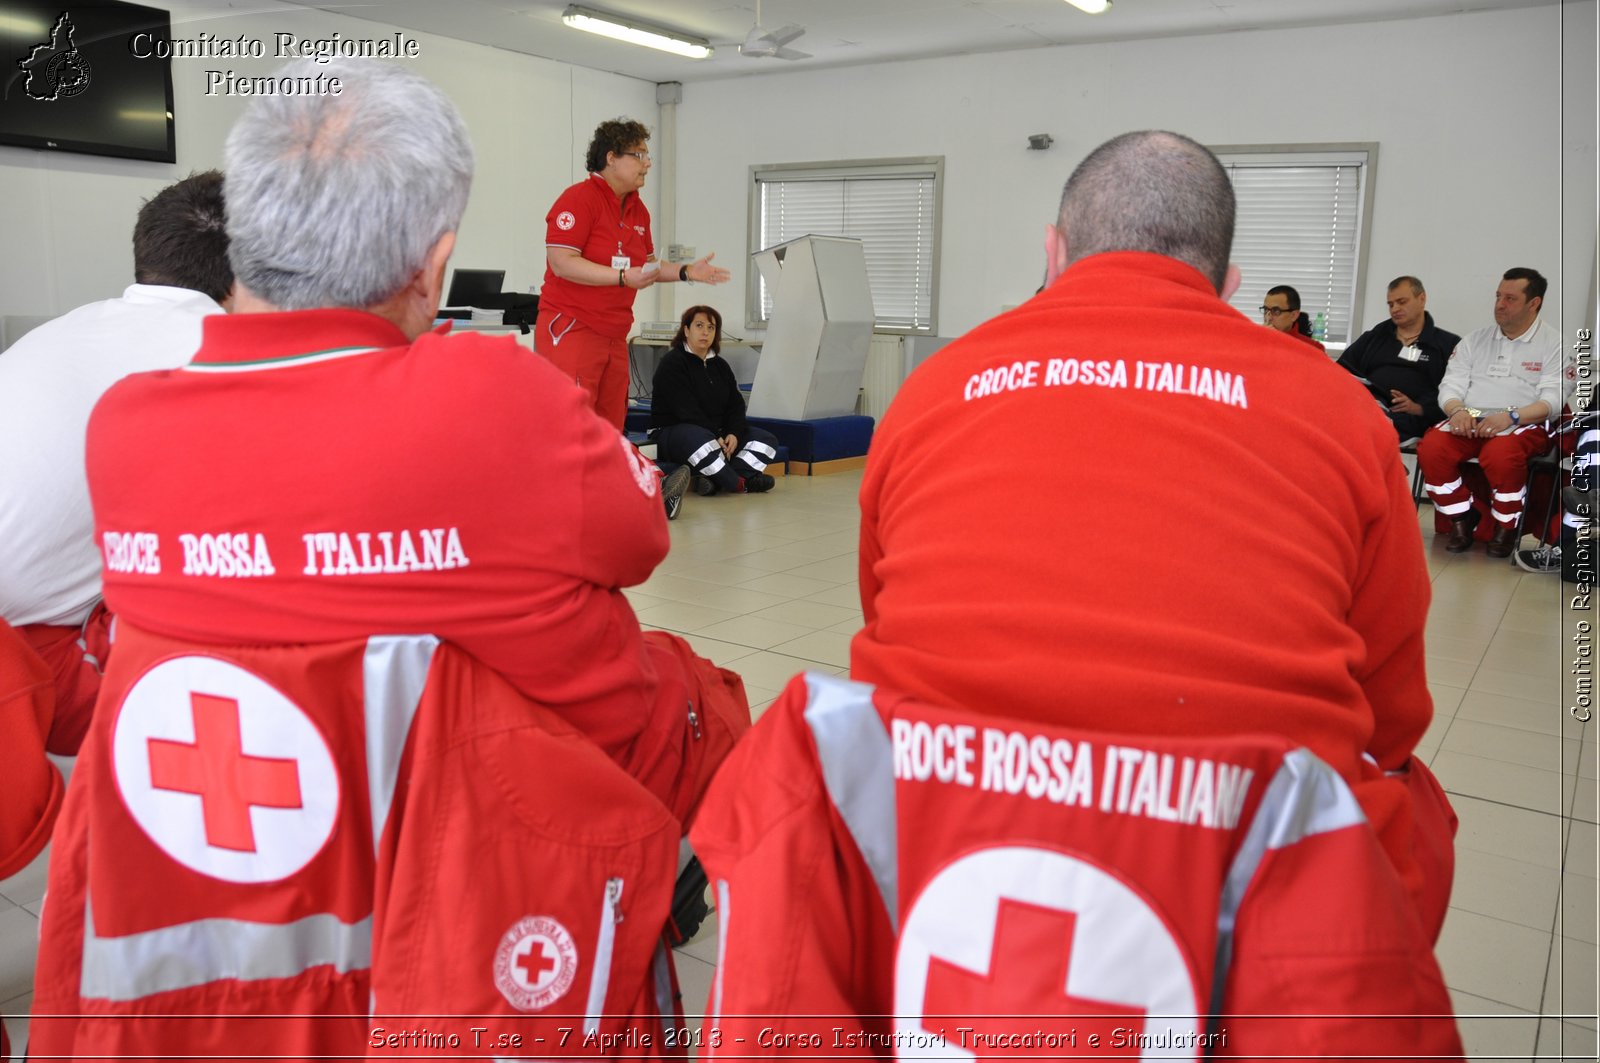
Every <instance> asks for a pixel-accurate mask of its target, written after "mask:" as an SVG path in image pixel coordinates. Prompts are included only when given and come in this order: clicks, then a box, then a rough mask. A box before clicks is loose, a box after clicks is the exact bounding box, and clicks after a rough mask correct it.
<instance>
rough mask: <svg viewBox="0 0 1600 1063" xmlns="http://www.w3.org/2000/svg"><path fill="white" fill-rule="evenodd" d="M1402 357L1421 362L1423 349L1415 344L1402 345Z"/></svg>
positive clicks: (1409, 360)
mask: <svg viewBox="0 0 1600 1063" xmlns="http://www.w3.org/2000/svg"><path fill="white" fill-rule="evenodd" d="M1400 357H1402V358H1404V359H1405V360H1406V361H1408V362H1420V361H1421V360H1422V350H1421V348H1419V347H1417V346H1416V345H1415V344H1412V345H1411V346H1409V347H1402V348H1400Z"/></svg>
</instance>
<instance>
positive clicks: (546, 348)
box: [533, 307, 628, 430]
mask: <svg viewBox="0 0 1600 1063" xmlns="http://www.w3.org/2000/svg"><path fill="white" fill-rule="evenodd" d="M533 349H534V350H536V351H538V352H539V353H540V354H542V355H544V356H545V357H546V358H548V359H550V360H551V361H552V362H554V363H555V365H556V368H557V369H559V370H561V371H562V372H563V373H565V374H567V375H568V376H570V377H571V378H572V379H573V380H575V381H576V382H577V384H578V386H579V387H581V388H582V389H583V390H584V391H587V392H588V393H589V401H590V403H592V404H593V406H594V412H595V413H598V414H599V415H600V416H601V417H602V418H604V419H605V420H606V421H608V422H610V423H611V424H613V425H616V426H617V428H618V430H620V429H621V428H622V423H623V420H624V419H625V418H626V417H627V414H628V341H627V339H626V338H621V339H617V338H613V337H611V336H602V335H600V333H598V332H596V331H594V330H593V329H591V328H590V327H589V326H587V325H585V324H583V323H582V322H581V321H579V320H578V319H577V318H575V317H573V316H572V315H571V314H565V313H561V312H559V311H556V310H546V309H545V308H543V307H540V309H539V320H538V322H537V323H536V325H535V327H534V341H533Z"/></svg>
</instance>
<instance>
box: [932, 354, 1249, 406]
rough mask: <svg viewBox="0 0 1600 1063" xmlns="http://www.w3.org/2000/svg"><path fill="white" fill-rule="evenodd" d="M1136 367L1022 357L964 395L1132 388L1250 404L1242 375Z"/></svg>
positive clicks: (1110, 361) (1172, 366)
mask: <svg viewBox="0 0 1600 1063" xmlns="http://www.w3.org/2000/svg"><path fill="white" fill-rule="evenodd" d="M1131 366H1132V372H1130V371H1129V367H1130V363H1129V362H1127V361H1125V360H1123V359H1121V358H1100V359H1094V358H1050V359H1047V360H1044V361H1040V360H1038V359H1027V360H1022V359H1019V360H1018V361H1015V362H1010V363H1008V364H1005V365H997V366H993V367H991V368H989V369H985V370H983V371H982V372H979V373H974V374H972V375H971V376H970V377H968V378H967V382H966V386H965V387H964V388H962V391H961V397H962V398H963V399H965V400H966V401H968V402H971V401H973V400H974V399H982V398H987V397H989V396H991V395H1003V394H1005V393H1006V392H1010V391H1026V390H1028V389H1030V388H1039V387H1044V388H1059V387H1097V388H1132V389H1133V390H1134V391H1164V392H1167V393H1168V394H1172V395H1189V396H1192V397H1194V398H1198V399H1210V400H1211V401H1212V402H1220V403H1223V404H1224V405H1227V406H1237V407H1238V408H1239V409H1241V410H1242V409H1248V408H1249V406H1250V400H1249V397H1248V396H1247V395H1246V393H1245V378H1244V375H1243V374H1242V373H1230V372H1227V371H1225V370H1222V369H1212V368H1211V367H1209V366H1204V365H1186V364H1184V363H1182V362H1141V361H1134V362H1132V363H1131Z"/></svg>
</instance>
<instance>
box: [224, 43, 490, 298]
mask: <svg viewBox="0 0 1600 1063" xmlns="http://www.w3.org/2000/svg"><path fill="white" fill-rule="evenodd" d="M318 74H322V75H324V76H326V77H327V78H328V79H330V80H331V79H333V78H337V79H339V83H340V86H341V91H340V93H339V94H338V95H333V94H331V93H330V94H327V95H279V96H258V97H256V98H255V99H254V100H253V101H252V102H251V103H250V106H249V107H248V108H247V109H246V111H245V113H244V115H243V117H241V118H240V119H239V121H238V122H236V123H235V124H234V127H233V130H232V132H230V133H229V134H228V141H227V146H226V148H225V149H224V153H223V158H224V172H225V173H226V175H227V182H228V195H227V213H228V239H229V249H228V254H229V258H230V259H231V260H232V262H233V271H234V273H235V275H236V276H237V277H238V280H239V282H240V283H241V284H243V285H244V286H245V287H246V288H248V289H249V290H250V291H251V292H253V293H254V294H255V295H257V296H259V297H260V298H261V299H263V300H265V301H266V302H268V303H270V304H272V305H273V306H275V307H277V308H279V309H281V310H307V309H314V308H318V307H353V308H364V307H369V306H373V305H376V304H378V303H381V302H382V301H384V300H385V299H387V298H388V297H390V296H392V295H394V294H395V293H396V292H398V291H399V290H400V289H401V288H403V287H404V286H405V284H406V283H407V282H408V281H409V280H410V278H411V277H412V275H413V274H415V273H416V271H417V270H418V269H420V268H421V267H422V266H423V265H424V262H425V260H426V258H427V253H428V250H429V249H430V248H431V247H433V245H434V244H435V243H436V242H437V241H438V239H439V237H441V236H443V235H444V234H445V233H448V232H454V231H455V230H456V229H457V228H459V227H460V225H461V216H462V214H464V213H465V212H466V209H467V195H468V193H469V192H470V191H471V188H472V170H473V155H472V143H471V141H470V140H468V138H467V127H466V123H465V122H463V121H462V119H461V113H460V112H459V111H458V110H456V106H455V104H453V103H451V102H450V99H449V97H447V96H446V95H445V94H444V93H443V92H441V91H440V90H439V88H438V87H437V86H435V85H434V84H433V83H432V82H430V81H428V80H427V79H426V78H424V77H422V76H421V75H420V74H417V73H414V72H413V71H411V70H408V69H406V68H405V67H403V66H400V65H398V64H396V63H393V62H386V61H382V60H377V59H343V58H341V59H334V60H333V61H331V62H328V63H315V62H314V61H312V60H309V59H300V60H295V61H293V62H291V63H289V64H287V65H286V66H284V67H283V69H282V70H280V71H278V72H277V75H276V76H277V77H279V78H285V79H287V78H296V77H313V78H314V77H315V76H316V75H318Z"/></svg>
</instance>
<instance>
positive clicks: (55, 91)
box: [13, 11, 90, 101]
mask: <svg viewBox="0 0 1600 1063" xmlns="http://www.w3.org/2000/svg"><path fill="white" fill-rule="evenodd" d="M76 31H77V27H76V26H74V25H73V23H72V14H71V12H68V11H63V12H61V17H60V18H58V19H56V24H55V26H54V27H52V28H51V30H50V39H49V40H48V41H44V42H43V43H40V44H36V45H34V46H33V47H32V48H31V49H30V50H29V52H28V57H27V58H26V59H19V60H17V66H19V67H21V68H22V70H23V72H24V73H26V74H27V78H26V79H24V81H23V83H22V90H23V91H24V92H26V93H27V94H28V96H29V97H31V98H32V99H35V100H46V101H51V100H64V99H67V98H69V97H72V96H76V95H78V94H79V93H80V92H82V91H83V90H84V89H86V88H88V87H89V77H90V70H89V61H88V60H87V59H85V58H84V57H83V53H82V52H80V51H78V45H77V42H76V41H74V40H73V34H74V33H75V32H76ZM13 54H15V53H13Z"/></svg>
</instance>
